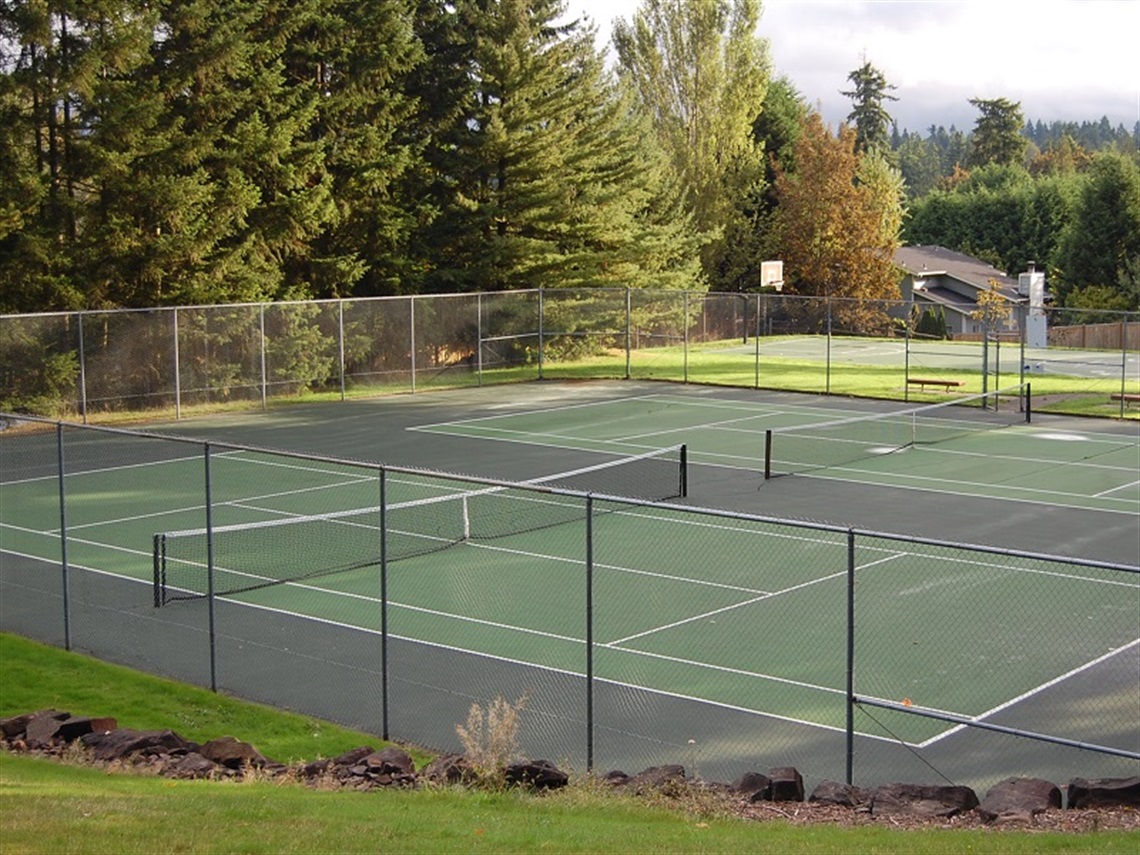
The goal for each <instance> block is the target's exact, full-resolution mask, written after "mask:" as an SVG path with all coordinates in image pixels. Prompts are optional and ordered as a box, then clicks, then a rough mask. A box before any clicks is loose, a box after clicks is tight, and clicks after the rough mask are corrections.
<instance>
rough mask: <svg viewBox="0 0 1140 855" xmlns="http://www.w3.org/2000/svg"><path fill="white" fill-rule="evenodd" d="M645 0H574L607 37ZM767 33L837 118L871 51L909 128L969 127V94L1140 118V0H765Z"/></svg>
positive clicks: (1114, 118) (1081, 116)
mask: <svg viewBox="0 0 1140 855" xmlns="http://www.w3.org/2000/svg"><path fill="white" fill-rule="evenodd" d="M638 6H639V0H567V7H568V9H567V10H568V13H569V14H570V15H571V16H573V15H580V14H585V15H588V16H589V17H590V18H592V19H593V20H594V22H595V23H596V24H597V25H598V30H599V34H598V38H599V41H600V42H601V43H602V44H603V45H608V43H609V34H610V29H611V24H612V22H613V20H614V19H615V18H624V19H626V20H629V19H631V18H632V16H633V13H634V12H635V11H636V10H637V8H638ZM762 8H763V16H762V17H761V19H760V28H759V33H760V35H761V36H764V37H766V38H767V39H768V41H769V45H770V49H771V55H772V60H773V64H774V66H775V73H776V74H777V75H785V76H787V77H788V78H789V79H790V80H791V81H792V83H793V84H794V85H795V87H796V89H798V90H799V92H800V94H801V95H803V96H804V98H805V99H806V100H807V101H808V102H809V103H811V104H812V105H815V106H818V107H820V108H821V109H822V112H823V115H824V118H825V119H826V120H827V121H828V122H830V123H832V124H835V123H837V122H839V121H842V120H843V119H845V118H846V116H847V114H848V113H849V112H850V111H851V100H850V99H849V98H845V97H844V96H842V95H840V94H839V92H840V90H845V89H849V88H850V86H851V84H850V82H849V81H848V80H847V75H848V74H849V73H850V72H851V71H853V70H854V69H856V68H858V67H859V66H861V65H862V64H863V61H864V59H866V61H868V62H870V63H871V64H872V65H874V66H875V67H876V68H878V69H879V70H880V71H882V72H883V74H884V75H885V76H886V78H887V81H888V82H889V83H892V84H893V85H895V86H896V87H897V89H896V90H895V91H894V92H893V93H892V94H893V95H894V96H895V97H897V98H898V99H899V100H898V101H894V102H888V103H887V104H886V107H887V109H888V111H889V112H890V113H891V115H892V116H893V117H894V119H895V121H896V122H898V124H899V126H900V127H904V128H909V129H910V130H914V131H925V130H926V128H928V127H929V126H930V125H931V124H939V125H944V126H946V127H949V126H950V125H952V124H953V125H956V126H957V127H958V128H959V129H961V130H970V129H972V128H973V126H974V122H975V120H976V119H977V117H978V111H977V110H976V109H975V108H974V107H972V106H971V105H970V104H969V103H968V100H969V99H970V98H1008V99H1009V100H1011V101H1020V102H1021V110H1022V114H1023V115H1024V116H1025V117H1026V118H1027V119H1032V120H1034V121H1036V120H1038V119H1040V120H1041V121H1043V122H1046V123H1048V122H1051V121H1053V120H1055V119H1062V120H1071V121H1078V122H1079V121H1084V120H1090V121H1097V120H1099V119H1100V117H1101V116H1108V118H1109V121H1111V122H1112V124H1113V126H1116V125H1118V124H1123V125H1124V126H1125V127H1126V128H1128V129H1129V130H1131V129H1132V127H1133V125H1134V123H1135V122H1136V121H1138V120H1140V0H1036V2H1028V0H763V2H762Z"/></svg>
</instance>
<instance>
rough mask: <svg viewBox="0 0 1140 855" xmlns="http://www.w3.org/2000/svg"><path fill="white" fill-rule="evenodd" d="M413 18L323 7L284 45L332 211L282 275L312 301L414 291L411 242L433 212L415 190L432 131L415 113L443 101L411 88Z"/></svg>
mask: <svg viewBox="0 0 1140 855" xmlns="http://www.w3.org/2000/svg"><path fill="white" fill-rule="evenodd" d="M437 5H438V4H434V3H433V4H431V6H429V4H427V3H422V4H420V7H419V8H418V9H416V10H414V11H415V12H416V13H417V21H418V20H419V18H418V16H419V15H421V14H422V15H423V16H424V20H425V21H427V22H431V21H434V20H435V18H433V14H435V13H436V12H437V10H436V9H435V8H433V7H435V6H437ZM298 11H299V10H298ZM412 12H413V9H412V7H411V5H410V3H409V2H407V0H371V2H368V3H357V2H353V0H322V2H321V3H320V5H319V7H315V8H313V9H312V10H311V11H310V12H309V14H308V17H307V20H306V21H305V23H304V25H303V26H301V27H300V28H299V30H298V33H297V37H296V38H295V39H293V40H291V41H290V43H289V46H288V51H287V53H286V55H285V62H286V67H287V69H288V75H289V79H290V80H292V81H294V82H295V83H296V84H297V85H301V86H304V87H307V88H308V87H311V88H312V90H313V91H314V92H316V93H318V106H317V112H316V114H315V120H314V122H313V125H312V129H311V131H310V133H311V135H312V138H313V139H314V140H316V141H318V142H319V144H320V146H321V151H322V153H323V169H324V170H325V172H326V173H327V181H328V184H329V186H330V188H331V198H332V200H333V206H334V207H333V210H332V211H331V212H330V214H331V216H329V217H328V218H327V222H326V223H325V225H324V227H323V228H322V229H321V230H320V231H319V233H317V234H315V236H314V237H313V240H312V249H311V253H310V254H308V255H304V256H296V257H295V258H294V262H293V264H291V266H290V267H289V268H288V269H287V271H286V275H287V278H288V279H289V280H290V281H291V282H294V283H307V285H308V287H307V290H308V291H309V292H310V293H312V294H314V295H316V296H322V297H335V296H343V295H348V294H358V295H379V294H392V293H397V292H399V291H401V290H414V289H415V288H416V285H417V273H418V268H417V266H416V265H415V264H414V263H413V261H412V260H411V258H410V254H411V250H410V248H409V241H410V235H411V233H412V231H413V229H414V227H415V226H416V224H417V223H418V222H421V221H423V220H424V219H429V218H430V217H431V209H430V207H428V205H427V204H426V202H425V195H424V194H423V193H422V192H421V188H420V187H418V186H416V184H415V181H416V179H418V178H419V177H420V176H422V174H423V172H424V169H423V164H422V157H421V152H422V149H423V147H424V144H425V141H426V139H428V138H429V137H430V133H431V131H432V129H431V128H427V127H424V126H423V125H421V124H420V123H418V122H417V121H416V120H415V119H416V110H417V107H418V105H419V104H421V103H427V104H430V103H432V102H433V101H435V100H440V101H442V100H444V99H442V98H437V97H436V96H435V95H434V94H433V93H432V92H430V91H425V88H424V87H423V86H422V84H419V85H418V88H417V82H416V79H415V78H414V75H415V74H417V73H418V71H419V69H420V68H421V66H422V65H423V64H424V53H423V46H422V44H421V42H420V40H419V39H418V38H417V36H416V33H415V31H414V29H413V26H412V20H413V16H412ZM295 14H296V13H295ZM425 25H426V26H430V25H431V24H430V23H428V24H425Z"/></svg>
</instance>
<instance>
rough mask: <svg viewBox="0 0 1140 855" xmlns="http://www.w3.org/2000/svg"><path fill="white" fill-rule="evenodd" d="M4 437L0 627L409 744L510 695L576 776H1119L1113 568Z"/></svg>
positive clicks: (713, 516)
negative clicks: (790, 770)
mask: <svg viewBox="0 0 1140 855" xmlns="http://www.w3.org/2000/svg"><path fill="white" fill-rule="evenodd" d="M258 313H259V311H258V312H255V314H258ZM167 320H168V321H169V320H170V318H169V317H167ZM86 331H87V332H89V330H86ZM405 332H407V330H406V329H405ZM10 424H11V425H12V426H11V427H10V428H9V429H8V430H6V431H4V433H3V434H0V473H3V480H4V483H3V485H2V487H3V491H4V500H3V502H2V511H0V521H2V522H3V536H4V540H3V546H2V550H3V551H2V552H0V628H2V629H3V630H5V631H11V632H17V633H20V634H22V635H26V636H29V637H32V638H36V639H39V640H41V641H44V642H47V643H49V644H54V645H59V646H64V647H68V648H72V649H76V650H82V651H86V652H89V653H91V654H94V655H95V656H97V657H99V658H101V659H105V660H108V661H113V662H118V663H122V664H125V665H128V666H131V667H135V668H139V669H142V670H145V671H149V672H152V673H156V674H161V675H166V676H169V677H173V678H176V679H179V680H182V681H186V682H190V683H194V684H197V685H200V686H207V687H211V688H214V689H216V690H219V691H224V692H227V693H232V694H234V695H237V696H240V697H243V698H248V699H252V700H256V701H261V702H265V703H268V704H273V705H275V706H279V707H284V708H288V709H292V710H296V711H300V712H303V713H306V714H309V715H313V716H318V717H322V718H326V719H330V720H333V721H337V722H341V723H343V724H346V725H349V726H352V727H356V728H361V729H364V730H366V731H369V732H374V733H377V734H378V735H382V736H384V737H388V738H394V739H399V740H403V741H407V742H410V743H417V744H422V745H424V746H428V747H431V748H434V749H437V750H461V746H460V745H459V742H458V738H457V736H456V731H455V725H456V724H460V723H463V722H464V721H465V720H466V716H467V713H468V709H469V707H470V705H471V704H472V702H478V703H480V704H486V703H488V702H489V701H491V700H493V699H494V698H495V697H497V696H499V697H503V698H505V699H507V700H509V701H513V700H515V699H518V698H524V697H525V698H526V699H527V703H526V706H525V708H524V710H523V712H522V719H521V720H522V726H521V738H522V747H523V749H524V750H525V751H527V752H528V753H529V754H530V756H532V757H533V756H543V757H547V758H549V759H551V760H553V761H555V762H558V763H564V764H569V766H570V767H571V768H573V769H576V770H579V771H585V770H586V769H593V770H595V771H597V772H599V773H601V772H605V771H608V770H610V769H615V768H620V769H624V770H626V771H629V772H635V771H640V770H641V769H644V768H647V767H649V766H654V765H661V764H663V763H678V762H679V763H683V764H684V765H685V766H686V768H687V769H688V770H689V771H690V772H691V773H692V774H696V775H700V776H701V777H704V778H706V779H708V780H732V779H734V778H735V777H737V776H739V775H740V774H742V773H743V772H745V771H750V770H755V769H760V770H766V769H768V768H771V767H773V766H785V765H793V766H796V767H797V768H798V769H800V770H801V771H802V772H803V774H804V775H805V778H811V779H814V780H823V779H832V780H847V781H852V782H855V783H859V784H862V785H868V786H869V785H873V784H875V783H882V782H887V781H891V780H912V781H913V780H919V781H928V780H931V779H932V778H939V779H946V780H950V781H953V782H955V783H961V784H966V785H972V786H976V787H985V786H989V785H992V784H993V783H995V782H996V781H997V780H1000V779H1001V778H1004V777H1007V776H1010V775H1032V776H1039V777H1044V778H1047V779H1051V780H1060V781H1065V780H1068V779H1069V778H1071V777H1073V776H1088V775H1090V774H1091V775H1101V776H1119V775H1133V774H1136V772H1137V769H1138V764H1140V744H1138V733H1137V711H1138V710H1140V680H1138V679H1137V663H1138V661H1140V660H1138V656H1140V653H1138V644H1140V642H1138V640H1137V617H1136V616H1137V614H1140V568H1137V567H1129V566H1120V565H1113V564H1106V563H1096V562H1087V561H1078V560H1073V559H1068V558H1061V557H1056V556H1045V555H1036V554H1031V553H1025V552H1016V551H1008V550H999V549H991V548H982V547H969V546H959V545H953V544H948V543H940V542H937V541H931V540H925V539H918V538H903V537H897V536H892V535H887V534H881V533H875V532H867V531H857V530H854V529H849V528H839V527H832V526H825V525H812V524H806V523H793V522H789V521H783V520H777V519H770V518H765V517H758V516H751V515H744V514H730V513H725V512H718V511H711V510H704V509H698V508H693V507H688V506H686V505H683V504H679V503H677V502H676V501H673V502H671V503H670V502H660V501H648V500H645V499H633V498H623V497H620V496H619V495H616V493H618V492H619V488H622V484H621V482H614V483H613V485H612V486H610V485H611V482H609V481H603V482H602V483H603V485H604V486H605V489H607V490H611V489H612V490H613V491H614V493H615V495H609V494H608V493H601V492H594V491H592V490H593V489H594V488H592V487H588V483H589V482H588V481H586V482H583V485H582V486H576V485H575V482H573V481H558V482H551V483H541V484H538V483H527V484H508V483H505V482H496V481H491V480H481V479H472V478H459V477H457V476H452V475H448V474H444V473H436V472H425V471H419V470H412V469H402V468H397V467H385V466H380V465H369V464H364V463H360V462H352V461H346V460H336V459H330V458H327V457H310V456H305V455H299V454H286V453H282V452H276V451H267V450H263V449H256V448H248V447H241V446H234V445H223V444H211V443H201V442H192V441H188V440H184V439H174V438H171V437H166V436H159V435H152V434H144V433H139V432H131V431H125V430H116V429H112V428H107V427H94V426H83V425H79V424H72V423H63V422H49V421H46V420H36V419H21V420H12V421H10ZM677 459H678V458H677V457H676V456H673V457H671V458H670V459H669V461H668V462H667V463H665V464H664V468H663V469H662V468H660V467H659V464H657V463H656V462H655V461H646V462H647V464H648V465H651V466H653V467H655V468H654V470H653V474H652V477H653V478H655V479H656V478H658V477H659V473H661V472H663V473H664V480H663V481H662V482H661V483H662V484H664V486H663V487H657V486H655V487H653V488H651V489H650V490H649V492H648V495H650V496H652V497H654V498H660V497H662V496H671V495H677V494H678V492H679V491H683V489H684V482H683V479H679V476H678V470H677V468H676V460H677ZM638 465H640V463H639V464H638ZM682 471H683V470H682ZM282 472H289V473H293V474H291V476H290V477H296V478H297V479H299V480H298V482H297V483H298V488H297V489H296V490H285V489H283V488H282V484H281V481H280V478H281V474H280V473H282ZM607 477H608V474H607ZM623 477H624V476H623ZM640 477H641V476H640V475H638V478H640ZM626 483H627V484H628V483H630V482H626ZM655 483H656V482H655ZM140 490H141V491H143V493H144V494H145V496H146V502H145V507H140V504H139V502H138V495H139V491H140ZM629 492H634V490H632V489H630V490H629ZM346 509H351V510H346ZM267 518H268V520H269V521H268V523H266V522H264V520H266V519H267ZM45 520H49V521H53V523H52V524H51V525H47V524H45ZM54 521H58V527H57V526H55V525H54ZM437 553H440V554H443V555H444V556H445V557H444V558H443V560H441V559H440V558H439V557H436V556H437ZM299 554H304V555H305V556H306V557H305V558H304V559H303V560H298V559H297V557H296V556H297V555H299ZM317 556H320V557H319V558H318V557H317ZM318 561H323V562H326V563H325V564H318V563H317V562H318ZM108 567H113V568H115V571H116V572H114V573H111V572H108V571H107V569H106V568H108Z"/></svg>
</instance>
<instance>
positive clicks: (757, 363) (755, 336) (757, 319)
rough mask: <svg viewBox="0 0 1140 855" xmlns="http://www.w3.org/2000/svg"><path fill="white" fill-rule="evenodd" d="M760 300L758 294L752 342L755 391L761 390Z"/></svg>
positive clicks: (753, 384) (753, 385)
mask: <svg viewBox="0 0 1140 855" xmlns="http://www.w3.org/2000/svg"><path fill="white" fill-rule="evenodd" d="M760 299H761V296H760V295H759V294H757V295H756V311H755V313H754V314H755V315H756V317H755V323H756V328H755V329H754V330H753V336H752V342H753V344H755V346H756V347H755V350H756V355H755V357H754V358H753V360H752V361H753V367H754V373H755V376H754V377H753V380H752V387H753V388H754V389H759V388H760V324H761V321H760ZM764 305H765V306H767V305H768V304H767V301H765V303H764Z"/></svg>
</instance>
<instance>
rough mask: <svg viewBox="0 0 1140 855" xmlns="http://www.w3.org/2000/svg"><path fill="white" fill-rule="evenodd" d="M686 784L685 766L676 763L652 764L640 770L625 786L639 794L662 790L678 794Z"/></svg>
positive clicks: (670, 793) (669, 793)
mask: <svg viewBox="0 0 1140 855" xmlns="http://www.w3.org/2000/svg"><path fill="white" fill-rule="evenodd" d="M684 785H685V767H684V766H679V765H677V764H675V763H673V764H669V765H666V766H652V767H650V768H648V769H645V770H644V771H641V772H638V773H637V774H636V775H634V776H633V777H632V778H630V779H629V780H628V781H626V783H625V786H626V788H627V789H629V790H632V791H633V792H634V793H636V794H637V795H646V794H648V793H651V792H662V793H666V794H668V795H676V794H677V793H678V792H679V791H680V790H681V788H683V787H684Z"/></svg>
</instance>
